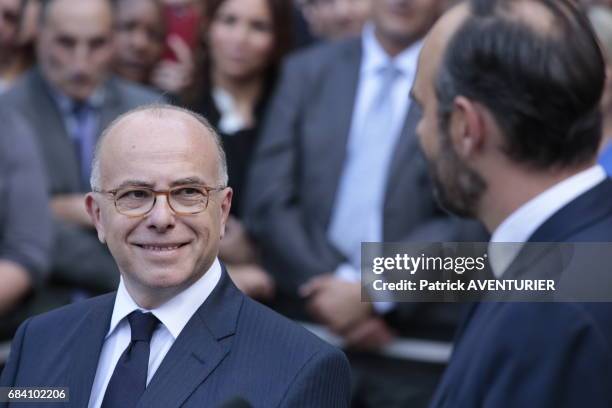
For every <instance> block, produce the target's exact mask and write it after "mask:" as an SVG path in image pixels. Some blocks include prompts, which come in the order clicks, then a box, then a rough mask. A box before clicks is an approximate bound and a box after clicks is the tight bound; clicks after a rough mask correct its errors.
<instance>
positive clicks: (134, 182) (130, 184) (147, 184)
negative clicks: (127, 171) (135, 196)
mask: <svg viewBox="0 0 612 408" xmlns="http://www.w3.org/2000/svg"><path fill="white" fill-rule="evenodd" d="M126 187H147V188H153V187H154V185H153V183H150V182H148V181H142V180H125V181H123V182H121V184H119V185H118V186H117V187H115V188H114V190H120V189H122V188H126Z"/></svg>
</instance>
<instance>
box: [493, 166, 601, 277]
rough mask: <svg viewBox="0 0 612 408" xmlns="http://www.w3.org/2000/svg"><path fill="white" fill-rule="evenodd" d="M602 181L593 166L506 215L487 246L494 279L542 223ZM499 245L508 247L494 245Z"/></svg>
mask: <svg viewBox="0 0 612 408" xmlns="http://www.w3.org/2000/svg"><path fill="white" fill-rule="evenodd" d="M605 178H606V172H605V170H604V169H603V167H601V166H600V165H595V166H593V167H590V168H588V169H586V170H583V171H581V172H580V173H577V174H575V175H573V176H571V177H569V178H567V179H565V180H563V181H562V182H560V183H557V184H555V185H554V186H552V187H550V188H549V189H548V190H546V191H544V192H542V193H540V194H538V195H537V196H535V197H534V198H532V199H531V200H529V201H528V202H526V203H525V204H523V205H522V206H520V207H519V208H518V209H517V210H515V211H514V212H513V213H512V214H510V216H509V217H508V218H506V219H505V220H504V221H503V222H502V223H501V224H500V225H499V226H498V227H497V228H496V229H495V231H494V232H493V235H492V236H491V241H490V243H489V248H488V253H489V262H490V264H491V268H492V269H493V274H494V275H495V277H497V278H501V276H502V275H503V274H504V272H505V271H506V269H507V268H508V267H509V266H510V264H511V263H512V261H513V260H514V258H516V256H517V255H518V253H519V251H520V250H521V248H522V247H523V244H524V243H525V242H527V241H528V240H529V237H531V235H533V233H534V232H535V231H536V230H537V229H538V228H539V227H540V226H542V225H543V224H544V222H546V220H548V219H549V218H550V217H552V216H553V215H554V214H555V213H556V212H557V211H559V210H560V209H561V208H563V207H565V206H566V205H567V204H569V203H570V202H571V201H573V200H575V199H576V198H577V197H578V196H580V195H582V194H584V193H586V192H587V191H588V190H590V189H592V188H593V187H595V186H596V185H597V184H599V183H601V182H602V181H604V180H605ZM499 242H505V243H508V244H502V245H495V243H499Z"/></svg>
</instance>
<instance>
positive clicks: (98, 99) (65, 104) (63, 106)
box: [48, 84, 106, 114]
mask: <svg viewBox="0 0 612 408" xmlns="http://www.w3.org/2000/svg"><path fill="white" fill-rule="evenodd" d="M48 86H49V90H50V92H51V96H52V97H53V99H54V100H55V102H56V103H57V104H58V106H59V108H60V110H61V111H62V113H64V114H71V113H72V111H73V107H74V106H75V105H76V104H77V103H78V102H76V101H75V100H74V99H72V98H71V97H69V96H68V95H66V94H65V93H64V92H62V91H60V90H59V89H58V88H56V87H55V86H53V85H51V84H48ZM105 98H106V90H105V88H104V86H98V88H96V90H95V91H94V93H93V94H91V95H90V96H89V98H87V99H86V100H84V101H82V103H84V104H87V105H89V106H90V107H92V108H94V109H100V108H102V106H103V105H104V100H105Z"/></svg>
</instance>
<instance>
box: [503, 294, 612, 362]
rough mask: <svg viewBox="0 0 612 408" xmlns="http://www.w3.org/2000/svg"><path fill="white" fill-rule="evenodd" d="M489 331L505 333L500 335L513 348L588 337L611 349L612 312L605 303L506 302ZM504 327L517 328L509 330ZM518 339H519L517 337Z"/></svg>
mask: <svg viewBox="0 0 612 408" xmlns="http://www.w3.org/2000/svg"><path fill="white" fill-rule="evenodd" d="M494 321H495V323H494V324H493V326H495V327H492V328H491V330H492V331H493V332H495V331H497V332H499V330H502V331H503V332H508V336H505V337H504V338H505V339H506V340H507V341H508V343H513V344H515V345H516V346H517V347H523V346H525V345H530V346H533V345H534V344H536V343H537V342H541V343H542V345H541V346H542V347H527V349H529V348H531V349H532V350H540V351H541V350H550V344H549V341H550V338H551V336H554V337H555V338H557V339H562V340H563V341H564V342H573V341H575V340H576V339H577V338H582V339H588V341H589V342H594V343H592V344H598V345H599V346H601V347H604V348H606V349H608V350H610V351H612V311H611V309H610V304H609V303H567V302H556V303H508V304H505V305H503V306H502V311H501V313H499V314H498V315H497V316H496V319H495V320H494ZM508 327H516V328H519V329H520V330H515V331H511V332H509V331H508V330H507V328H508ZM519 338H520V339H522V340H519Z"/></svg>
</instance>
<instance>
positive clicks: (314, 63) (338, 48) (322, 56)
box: [285, 37, 361, 73]
mask: <svg viewBox="0 0 612 408" xmlns="http://www.w3.org/2000/svg"><path fill="white" fill-rule="evenodd" d="M360 51H361V39H360V37H353V38H349V39H344V40H339V41H330V42H324V43H321V44H314V45H312V46H310V47H307V48H305V49H302V50H299V51H296V52H295V53H293V54H291V55H290V56H289V57H288V58H287V59H286V62H285V69H286V70H289V69H293V70H296V69H301V70H306V71H312V72H313V73H316V72H318V71H325V70H326V69H327V68H328V67H329V66H331V65H333V64H334V62H336V61H337V60H338V59H339V58H343V57H345V56H347V55H348V56H356V55H358V54H359V53H360Z"/></svg>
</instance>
